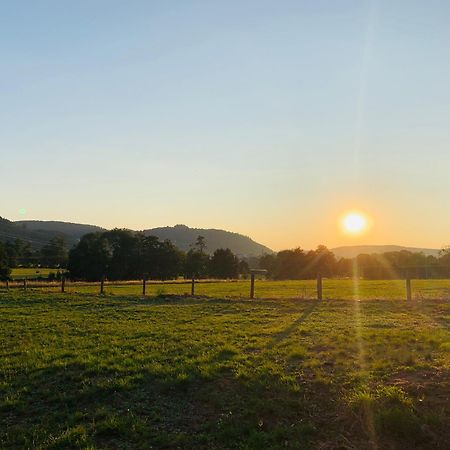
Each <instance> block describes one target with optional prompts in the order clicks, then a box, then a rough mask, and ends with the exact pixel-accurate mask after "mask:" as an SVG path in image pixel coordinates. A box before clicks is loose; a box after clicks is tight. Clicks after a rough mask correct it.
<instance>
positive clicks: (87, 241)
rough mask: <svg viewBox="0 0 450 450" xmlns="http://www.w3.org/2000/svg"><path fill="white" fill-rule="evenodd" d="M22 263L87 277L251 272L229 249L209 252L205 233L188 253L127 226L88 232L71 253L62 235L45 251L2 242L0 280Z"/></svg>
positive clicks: (17, 242)
mask: <svg viewBox="0 0 450 450" xmlns="http://www.w3.org/2000/svg"><path fill="white" fill-rule="evenodd" d="M20 266H25V267H37V266H41V267H50V268H56V269H65V272H66V277H68V278H71V279H74V280H86V281H99V280H100V279H102V278H106V279H109V280H135V279H140V278H143V277H146V278H148V279H157V280H168V279H175V278H178V277H179V276H184V277H186V278H191V277H195V278H219V279H233V278H238V277H239V276H246V275H247V274H248V273H249V266H248V263H247V262H246V261H245V260H243V259H239V258H238V256H236V255H235V254H233V252H232V251H231V250H230V249H228V248H226V249H217V250H216V251H214V253H213V254H212V255H209V254H207V253H206V242H205V239H204V238H203V237H202V236H199V237H198V239H197V241H196V242H194V243H193V245H192V248H191V249H190V250H189V251H188V252H183V251H181V250H180V249H178V248H177V247H176V246H175V245H174V244H173V243H172V242H171V241H169V240H164V241H160V240H159V239H158V238H157V237H155V236H146V235H144V234H143V233H139V232H133V231H129V230H124V229H114V230H111V231H106V232H98V233H89V234H86V235H84V236H83V237H82V238H81V239H80V241H79V243H78V244H76V245H75V246H74V247H73V248H72V249H70V250H69V251H68V250H67V248H66V244H65V242H64V239H63V238H62V237H55V238H53V239H52V240H51V241H50V242H49V243H48V244H47V245H45V246H44V247H42V248H41V249H40V250H33V249H32V248H31V246H30V245H29V244H28V243H26V242H24V241H21V240H19V239H17V240H15V241H10V242H6V243H4V244H2V243H0V278H1V279H3V280H5V279H8V277H9V276H10V272H11V268H12V267H20Z"/></svg>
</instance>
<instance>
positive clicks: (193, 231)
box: [144, 225, 273, 256]
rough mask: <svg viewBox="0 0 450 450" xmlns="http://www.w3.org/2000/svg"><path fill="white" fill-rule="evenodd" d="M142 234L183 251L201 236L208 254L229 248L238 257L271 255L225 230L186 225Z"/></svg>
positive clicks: (257, 245) (247, 240)
mask: <svg viewBox="0 0 450 450" xmlns="http://www.w3.org/2000/svg"><path fill="white" fill-rule="evenodd" d="M144 233H145V234H146V235H148V236H149V235H153V236H157V237H158V238H159V239H169V240H171V241H172V242H173V243H174V244H175V245H176V246H177V247H178V248H180V249H181V250H184V251H187V250H189V249H190V248H191V246H192V244H193V243H194V242H195V240H196V239H197V237H198V236H203V237H204V238H205V240H206V245H207V251H208V252H209V253H212V252H214V250H216V249H218V248H229V249H230V250H231V251H232V252H233V253H235V254H237V255H239V256H260V255H262V254H263V253H273V251H272V250H271V249H270V248H268V247H266V246H264V245H262V244H258V243H257V242H255V241H254V240H252V239H250V238H249V237H248V236H244V235H242V234H239V233H232V232H230V231H225V230H216V229H204V228H189V227H187V226H186V225H175V226H174V227H162V228H152V229H149V230H144Z"/></svg>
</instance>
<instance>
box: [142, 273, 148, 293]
mask: <svg viewBox="0 0 450 450" xmlns="http://www.w3.org/2000/svg"><path fill="white" fill-rule="evenodd" d="M146 287H147V277H146V276H145V275H144V277H143V279H142V296H143V297H145V290H146Z"/></svg>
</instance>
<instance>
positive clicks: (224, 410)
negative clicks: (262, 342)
mask: <svg viewBox="0 0 450 450" xmlns="http://www.w3.org/2000/svg"><path fill="white" fill-rule="evenodd" d="M8 384H9V386H8V388H7V389H6V388H5V392H1V393H2V394H3V395H2V397H3V398H4V399H5V400H4V401H2V402H0V422H1V423H2V427H1V429H0V447H1V448H44V449H63V448H71V449H73V448H80V449H81V448H133V449H141V448H142V449H147V448H159V449H172V448H180V449H184V448H185V449H191V448H196V449H210V448H223V449H227V448H229V449H239V448H246V449H260V448H265V449H271V448H273V449H275V448H277V449H278V448H281V447H282V448H291V449H298V448H310V440H311V436H312V435H313V434H314V426H313V424H312V423H311V422H310V420H309V412H308V411H309V410H308V405H307V404H306V403H305V400H304V396H302V395H299V394H298V392H297V389H296V388H295V387H294V386H293V385H292V384H291V383H286V382H284V381H283V380H282V379H281V378H280V377H279V375H278V374H274V373H271V372H270V371H269V370H266V369H265V368H261V369H260V370H255V371H254V373H252V375H251V376H246V377H237V376H235V375H232V374H231V373H230V372H229V371H227V368H226V367H225V368H224V367H220V366H218V368H217V371H216V372H215V373H213V374H211V373H209V375H208V376H204V375H203V374H202V373H201V372H200V370H199V369H198V367H196V366H194V365H192V366H190V367H189V366H187V367H185V370H179V369H178V370H175V369H173V368H171V367H165V368H164V369H161V371H159V372H158V371H153V372H152V371H149V370H136V371H122V370H121V371H119V370H116V369H109V368H98V367H95V366H91V365H86V364H79V363H71V364H66V365H53V366H49V367H46V368H43V369H36V370H32V371H29V372H28V373H26V374H20V375H18V376H17V377H16V378H15V379H14V380H12V381H11V382H10V383H8ZM2 390H3V389H2Z"/></svg>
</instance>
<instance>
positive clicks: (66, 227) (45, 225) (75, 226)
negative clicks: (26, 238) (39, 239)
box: [13, 220, 106, 247]
mask: <svg viewBox="0 0 450 450" xmlns="http://www.w3.org/2000/svg"><path fill="white" fill-rule="evenodd" d="M13 223H14V224H16V225H17V226H18V227H20V228H21V229H22V230H25V231H28V232H31V233H36V232H37V233H41V234H42V235H47V236H51V237H53V236H55V235H58V236H63V237H64V238H65V240H66V242H67V243H68V245H69V247H71V246H72V245H74V244H76V243H77V242H78V241H79V239H80V238H81V237H82V236H84V235H85V234H88V233H95V232H97V231H106V230H105V229H104V228H101V227H98V226H96V225H85V224H80V223H71V222H59V221H53V220H49V221H42V220H19V221H17V222H13Z"/></svg>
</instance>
